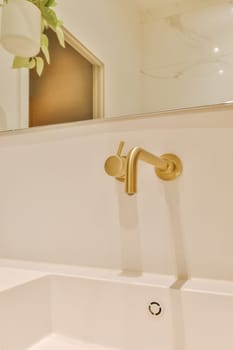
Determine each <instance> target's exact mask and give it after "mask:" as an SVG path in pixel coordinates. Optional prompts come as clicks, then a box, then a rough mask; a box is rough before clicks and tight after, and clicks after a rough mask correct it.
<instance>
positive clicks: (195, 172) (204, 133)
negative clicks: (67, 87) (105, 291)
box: [0, 109, 233, 280]
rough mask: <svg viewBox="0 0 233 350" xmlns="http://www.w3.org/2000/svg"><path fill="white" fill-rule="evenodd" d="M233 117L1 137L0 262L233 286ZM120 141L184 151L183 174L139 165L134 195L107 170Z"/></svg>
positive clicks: (197, 116)
mask: <svg viewBox="0 0 233 350" xmlns="http://www.w3.org/2000/svg"><path fill="white" fill-rule="evenodd" d="M173 118H174V119H173ZM189 118H191V119H189ZM188 120H189V122H188ZM232 120H233V118H232V111H231V110H230V109H229V110H222V111H218V112H217V111H216V112H213V114H212V113H211V112H199V113H198V112H195V113H194V115H192V114H191V116H190V115H189V114H183V115H180V116H177V115H176V116H167V117H164V118H151V119H150V118H147V119H142V120H138V121H115V122H106V123H96V124H91V125H90V126H89V125H88V124H85V125H82V126H80V127H66V128H55V129H54V130H50V131H48V130H47V131H46V132H45V133H43V132H42V131H41V130H40V131H39V130H38V131H34V132H32V133H22V134H20V135H15V136H13V135H11V136H9V137H7V136H5V137H4V136H3V138H1V141H0V144H1V148H0V157H1V162H2V172H1V181H2V183H3V184H4V186H2V190H1V198H0V212H1V231H0V232H1V233H0V256H1V257H5V258H10V259H23V260H34V261H44V262H50V263H59V264H69V265H79V266H94V267H100V268H107V269H119V270H124V271H129V270H131V271H132V270H133V271H135V270H136V271H137V270H143V271H144V272H150V273H158V274H169V275H171V274H174V273H178V274H187V275H189V276H190V277H196V278H207V279H208V278H210V279H225V280H233V270H232V250H231V247H232V244H233V236H232V234H231V232H232V230H233V221H232V213H231V201H232V193H233V182H232V178H233V166H232V163H231V162H229V159H231V158H232V157H233V152H232V147H231V145H232V135H233V129H232V128H231V126H232V125H231V123H232ZM208 123H209V125H210V126H211V127H209V128H208ZM221 125H223V126H227V127H226V128H220V127H221ZM182 126H183V127H182ZM200 126H201V127H200ZM217 126H218V128H217ZM121 139H125V140H126V142H127V145H126V151H128V150H129V148H131V147H132V146H135V145H140V146H142V147H144V148H146V149H147V150H150V151H151V152H154V153H155V154H162V153H164V152H167V151H169V152H174V153H177V154H178V155H179V156H180V157H181V159H182V160H183V163H184V173H183V175H182V177H181V178H180V179H179V180H178V181H177V182H174V183H169V184H168V183H162V182H161V181H159V180H158V179H157V178H156V177H155V175H154V171H153V168H152V167H150V166H149V165H148V166H147V165H146V164H142V163H140V166H139V170H138V171H139V175H138V179H139V184H138V185H139V193H138V195H137V196H135V197H132V198H128V197H127V196H126V195H125V193H124V192H123V190H124V189H123V185H122V184H118V183H116V182H115V180H114V179H112V178H110V177H108V176H107V175H106V174H105V173H104V170H103V165H104V162H105V159H106V158H107V157H108V156H109V155H110V154H113V153H115V152H116V149H117V146H118V143H119V141H120V140H121ZM18 159H20V167H19V166H18V165H17V164H18ZM76 159H77V161H76ZM217 159H220V160H221V162H222V164H224V166H226V167H227V171H225V170H224V171H222V168H221V167H217V166H216V161H217ZM16 170H17V171H16ZM12 242H14V244H12Z"/></svg>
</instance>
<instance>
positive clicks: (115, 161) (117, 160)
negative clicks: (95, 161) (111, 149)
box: [104, 141, 126, 181]
mask: <svg viewBox="0 0 233 350" xmlns="http://www.w3.org/2000/svg"><path fill="white" fill-rule="evenodd" d="M124 144H125V143H124V142H123V141H121V142H120V144H119V147H118V150H117V154H116V155H114V156H110V157H109V158H108V159H107V160H106V162H105V165H104V169H105V171H106V173H107V174H108V175H110V176H114V177H116V178H117V179H118V180H120V181H124V179H125V168H126V157H125V156H121V152H122V150H123V147H124Z"/></svg>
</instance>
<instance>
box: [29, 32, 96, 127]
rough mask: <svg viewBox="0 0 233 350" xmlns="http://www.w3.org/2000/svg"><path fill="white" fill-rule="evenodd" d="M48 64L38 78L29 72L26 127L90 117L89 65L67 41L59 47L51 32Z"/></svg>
mask: <svg viewBox="0 0 233 350" xmlns="http://www.w3.org/2000/svg"><path fill="white" fill-rule="evenodd" d="M48 35H49V39H50V55H51V64H50V65H46V67H45V70H44V72H43V74H42V77H40V78H39V77H38V76H37V74H36V73H35V71H34V70H33V71H31V72H30V107H29V113H30V127H31V126H39V125H49V124H57V123H66V122H73V121H78V120H87V119H92V118H93V116H92V115H93V66H92V64H91V63H89V62H88V61H87V60H86V59H85V58H83V57H82V56H81V55H80V54H79V53H78V52H77V51H76V50H74V49H73V48H72V47H71V46H70V45H69V44H66V49H63V48H61V47H60V46H59V44H58V42H57V38H56V36H55V34H54V33H53V32H52V31H49V32H48Z"/></svg>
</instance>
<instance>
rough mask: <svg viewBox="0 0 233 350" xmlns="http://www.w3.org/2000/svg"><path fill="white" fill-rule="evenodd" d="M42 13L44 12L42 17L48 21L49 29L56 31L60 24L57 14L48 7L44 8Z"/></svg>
mask: <svg viewBox="0 0 233 350" xmlns="http://www.w3.org/2000/svg"><path fill="white" fill-rule="evenodd" d="M41 11H42V16H43V17H44V19H45V20H46V21H47V23H48V25H49V27H51V28H52V29H53V30H54V31H56V27H57V23H58V19H57V16H56V13H55V12H54V11H53V10H51V9H50V8H48V7H43V8H42V10H41Z"/></svg>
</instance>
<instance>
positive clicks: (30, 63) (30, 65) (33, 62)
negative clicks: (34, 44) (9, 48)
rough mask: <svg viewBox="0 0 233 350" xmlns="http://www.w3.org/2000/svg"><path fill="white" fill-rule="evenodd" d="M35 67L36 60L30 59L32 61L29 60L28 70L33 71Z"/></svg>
mask: <svg viewBox="0 0 233 350" xmlns="http://www.w3.org/2000/svg"><path fill="white" fill-rule="evenodd" d="M35 66H36V60H35V58H32V59H31V60H30V62H29V66H28V68H29V69H34V68H35Z"/></svg>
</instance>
